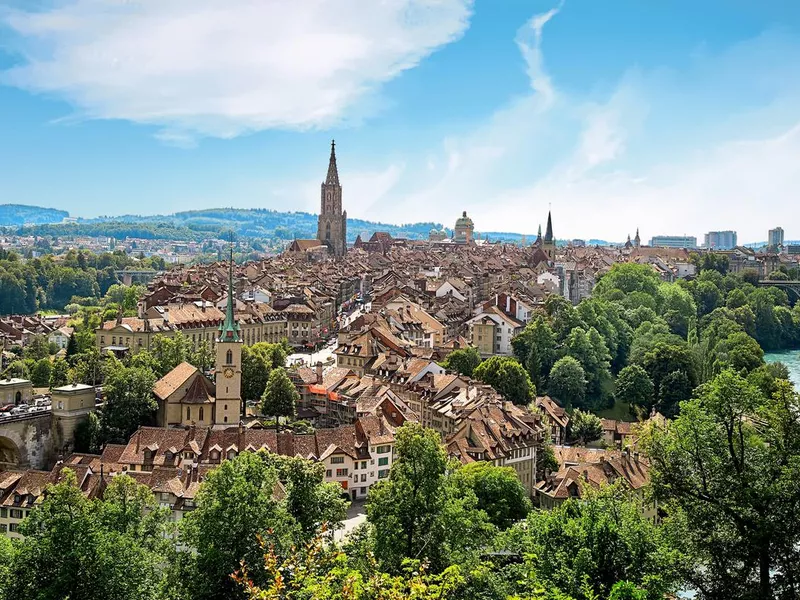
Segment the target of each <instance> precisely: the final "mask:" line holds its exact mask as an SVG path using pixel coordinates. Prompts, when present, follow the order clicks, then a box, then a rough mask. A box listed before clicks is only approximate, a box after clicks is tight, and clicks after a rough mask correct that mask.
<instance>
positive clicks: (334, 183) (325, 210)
mask: <svg viewBox="0 0 800 600" xmlns="http://www.w3.org/2000/svg"><path fill="white" fill-rule="evenodd" d="M317 239H318V240H319V241H321V242H322V243H323V244H325V245H326V246H328V250H329V251H330V252H331V253H333V255H334V256H344V254H345V253H346V252H347V211H342V186H341V185H339V171H338V170H337V168H336V142H335V141H331V160H330V163H328V176H327V177H326V178H325V181H324V182H323V184H322V194H321V205H320V211H319V225H318V226H317Z"/></svg>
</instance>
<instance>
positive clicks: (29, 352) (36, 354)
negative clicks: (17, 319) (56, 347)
mask: <svg viewBox="0 0 800 600" xmlns="http://www.w3.org/2000/svg"><path fill="white" fill-rule="evenodd" d="M23 353H24V356H25V358H30V359H33V360H41V359H43V358H50V342H49V341H48V340H47V336H45V335H42V334H37V335H34V336H31V338H30V340H29V341H28V343H27V344H26V345H25V349H24V351H23Z"/></svg>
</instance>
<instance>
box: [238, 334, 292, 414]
mask: <svg viewBox="0 0 800 600" xmlns="http://www.w3.org/2000/svg"><path fill="white" fill-rule="evenodd" d="M285 365H286V349H285V348H284V346H283V344H268V343H266V342H259V343H257V344H252V345H251V346H244V347H242V398H244V399H245V400H258V399H260V398H261V396H262V395H263V394H264V389H265V388H266V387H267V381H268V380H269V374H270V371H271V370H272V369H273V368H278V367H281V368H282V367H284V366H285Z"/></svg>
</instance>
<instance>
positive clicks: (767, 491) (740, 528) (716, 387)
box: [645, 370, 800, 598]
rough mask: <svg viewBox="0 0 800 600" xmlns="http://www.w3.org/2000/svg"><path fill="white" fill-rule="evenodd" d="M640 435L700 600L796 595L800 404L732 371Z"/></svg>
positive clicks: (799, 580)
mask: <svg viewBox="0 0 800 600" xmlns="http://www.w3.org/2000/svg"><path fill="white" fill-rule="evenodd" d="M698 391H699V395H698V397H697V398H696V399H694V400H691V401H689V402H685V403H683V404H682V406H681V410H680V415H679V416H678V417H677V418H676V419H675V420H674V421H673V422H672V423H670V424H669V425H668V426H666V428H653V429H652V431H651V433H650V435H649V436H646V437H645V442H646V443H645V447H646V449H647V453H648V455H649V456H650V459H651V464H652V471H651V480H652V483H653V487H654V490H655V493H656V495H657V497H658V499H659V500H660V502H661V503H662V506H663V507H664V509H665V510H666V511H667V514H668V516H669V518H668V519H667V520H666V525H667V527H669V528H670V531H671V532H672V533H673V537H674V540H675V542H676V544H679V547H680V548H681V549H682V550H683V551H684V552H685V553H686V554H687V555H688V556H691V557H692V559H691V560H687V561H685V562H683V563H682V567H683V570H684V575H685V576H686V578H687V579H688V580H689V581H690V582H691V583H692V585H693V587H695V588H696V589H697V590H698V591H699V592H700V595H701V596H702V597H703V598H794V597H798V595H800V570H799V569H798V565H800V521H798V519H797V518H796V514H797V511H798V508H800V506H799V505H798V503H800V419H798V415H799V414H800V400H799V399H798V395H797V393H796V392H795V391H794V390H793V389H792V387H791V384H790V383H789V382H787V381H782V382H781V383H780V384H779V386H778V391H777V392H776V393H775V394H774V396H773V397H772V398H767V397H765V396H763V395H762V394H761V392H760V390H759V389H758V388H756V387H755V386H753V385H752V384H750V383H748V382H747V381H746V380H745V379H743V378H742V377H741V376H740V375H738V374H736V373H734V372H733V371H730V370H727V371H723V372H722V373H720V374H719V375H717V376H716V377H715V378H714V379H713V380H712V381H711V382H709V383H708V384H705V385H703V386H702V387H701V388H699V390H698Z"/></svg>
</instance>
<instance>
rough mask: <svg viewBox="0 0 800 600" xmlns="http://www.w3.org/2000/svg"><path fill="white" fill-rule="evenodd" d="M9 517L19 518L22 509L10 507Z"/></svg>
mask: <svg viewBox="0 0 800 600" xmlns="http://www.w3.org/2000/svg"><path fill="white" fill-rule="evenodd" d="M11 518H12V519H21V518H22V511H21V510H20V509H18V508H12V509H11Z"/></svg>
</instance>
